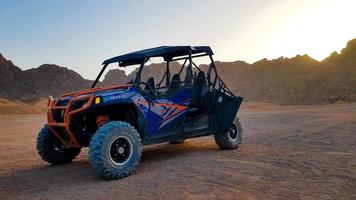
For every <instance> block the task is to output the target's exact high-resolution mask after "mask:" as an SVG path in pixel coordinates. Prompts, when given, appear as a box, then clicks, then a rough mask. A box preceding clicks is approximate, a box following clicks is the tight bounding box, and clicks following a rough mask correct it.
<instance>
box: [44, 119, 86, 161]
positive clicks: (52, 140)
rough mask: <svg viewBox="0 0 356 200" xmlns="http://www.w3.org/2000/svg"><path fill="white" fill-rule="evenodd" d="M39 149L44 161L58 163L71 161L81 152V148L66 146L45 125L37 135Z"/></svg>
mask: <svg viewBox="0 0 356 200" xmlns="http://www.w3.org/2000/svg"><path fill="white" fill-rule="evenodd" d="M37 151H38V154H40V156H41V157H42V159H43V160H44V161H47V162H49V163H51V164H54V165H58V164H66V163H69V162H71V161H72V160H73V159H74V158H75V157H76V156H77V155H78V154H79V153H80V148H74V147H69V148H68V147H65V146H64V145H63V144H62V143H61V142H60V141H59V140H58V139H57V138H56V137H55V136H54V135H53V133H52V132H51V130H50V129H49V128H48V125H45V126H44V127H43V128H42V129H41V131H40V133H39V134H38V137H37Z"/></svg>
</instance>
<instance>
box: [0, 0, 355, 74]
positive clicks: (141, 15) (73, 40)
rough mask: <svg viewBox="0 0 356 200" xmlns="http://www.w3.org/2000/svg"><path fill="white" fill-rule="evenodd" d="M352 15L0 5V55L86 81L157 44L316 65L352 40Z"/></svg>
mask: <svg viewBox="0 0 356 200" xmlns="http://www.w3.org/2000/svg"><path fill="white" fill-rule="evenodd" d="M99 2H100V3H99ZM355 9H356V1H355V0H348V1H347V0H338V1H337V0H333V1H331V0H330V1H328V0H299V1H297V0H295V1H291V0H287V1H279V0H265V1H262V0H254V1H248V0H245V1H242V0H230V1H229V0H219V1H213V0H211V1H208V0H194V1H189V0H179V1H172V0H171V1H167V0H150V1H149V0H145V1H94V0H93V1H70V0H66V1H65V0H62V1H55V0H48V1H42V0H33V1H26V0H22V1H20V0H14V1H5V0H0V53H2V54H3V55H4V56H5V57H6V58H8V59H11V60H13V61H14V63H15V64H16V65H17V66H19V67H21V68H22V69H28V68H33V67H37V66H39V65H40V64H43V63H54V64H58V65H61V66H66V67H68V68H70V69H73V70H75V71H77V72H79V73H80V74H81V75H83V76H84V77H85V78H90V79H93V78H95V76H96V74H97V73H98V71H99V67H100V64H101V62H102V61H103V60H105V59H106V58H109V57H112V56H115V55H119V54H123V53H127V52H130V51H134V50H140V49H144V48H150V47H155V46H161V45H209V46H211V47H212V48H213V50H214V52H215V59H216V60H221V61H235V60H244V61H247V62H249V63H252V62H255V61H257V60H260V59H262V58H265V57H267V58H269V59H273V58H278V57H280V56H286V57H292V56H295V55H296V54H305V53H306V54H308V55H310V56H311V57H313V58H315V59H317V60H322V59H323V58H325V57H326V56H328V55H329V54H330V53H331V52H332V51H334V50H336V51H339V50H340V49H341V48H343V47H344V46H345V45H346V42H347V41H348V40H350V39H352V38H355V37H356V11H355Z"/></svg>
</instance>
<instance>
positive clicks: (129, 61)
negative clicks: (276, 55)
mask: <svg viewBox="0 0 356 200" xmlns="http://www.w3.org/2000/svg"><path fill="white" fill-rule="evenodd" d="M213 55H214V53H213V51H212V50H211V48H210V47H209V46H161V47H156V48H150V49H145V50H141V51H136V52H132V53H128V54H124V55H120V56H116V57H113V58H110V59H107V60H105V61H104V62H103V63H102V65H103V67H102V69H101V71H100V72H99V74H98V76H97V78H96V79H95V81H94V83H93V84H92V86H91V88H94V87H95V86H96V85H97V83H98V81H99V79H100V77H101V76H102V74H103V73H104V71H105V70H106V68H107V66H108V65H109V64H112V63H118V64H119V66H120V67H127V66H131V65H137V64H139V65H140V66H139V69H138V72H137V74H136V77H135V80H134V82H133V84H134V85H136V86H137V84H139V83H140V82H141V73H142V71H143V68H144V67H145V63H146V62H147V61H148V60H149V59H150V58H154V57H161V58H163V59H164V61H165V62H166V63H167V64H166V72H165V74H164V76H163V77H162V79H161V81H160V82H159V83H158V84H157V85H156V87H158V88H160V87H161V84H162V82H163V81H164V79H165V80H166V85H167V86H168V85H169V81H170V70H169V64H170V62H172V61H181V60H184V61H183V64H182V66H181V68H180V70H179V75H180V74H181V73H182V71H183V69H184V68H185V67H186V79H188V80H187V81H191V80H193V70H192V68H193V66H194V67H195V68H196V69H197V70H199V71H202V70H201V69H200V68H199V66H198V65H196V64H195V63H194V62H193V58H197V57H203V56H208V57H209V58H210V62H211V63H210V65H209V68H208V70H207V73H206V77H207V80H208V88H209V90H212V89H217V90H219V91H222V92H223V93H225V94H228V95H229V96H232V97H235V95H234V94H233V93H232V91H231V90H230V89H229V88H228V87H227V86H226V84H225V83H224V82H223V81H222V79H221V78H220V76H219V75H218V72H217V70H216V66H215V63H214V60H213ZM186 64H187V65H186ZM212 73H214V74H215V76H214V77H213V78H212V76H211V75H212Z"/></svg>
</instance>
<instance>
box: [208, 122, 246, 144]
mask: <svg viewBox="0 0 356 200" xmlns="http://www.w3.org/2000/svg"><path fill="white" fill-rule="evenodd" d="M235 124H236V126H237V129H238V131H239V137H240V138H239V140H238V141H236V142H232V141H231V140H230V138H229V136H228V133H226V132H225V133H217V134H215V135H214V139H215V142H216V144H217V145H218V146H219V147H220V149H222V150H233V149H238V148H239V146H240V144H241V143H242V132H243V130H242V126H241V124H240V122H239V121H236V123H235Z"/></svg>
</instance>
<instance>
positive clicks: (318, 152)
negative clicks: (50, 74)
mask: <svg viewBox="0 0 356 200" xmlns="http://www.w3.org/2000/svg"><path fill="white" fill-rule="evenodd" d="M239 117H240V120H241V123H242V125H243V128H244V144H242V145H241V146H240V148H239V149H238V150H232V151H222V150H219V149H218V147H217V146H216V144H215V142H214V139H213V138H212V137H205V138H198V139H193V140H188V141H186V142H185V143H184V144H181V145H170V144H166V143H165V144H159V145H152V146H147V147H145V148H144V152H143V156H142V161H141V164H140V165H139V167H138V169H137V171H136V173H135V174H133V175H131V176H130V177H127V178H124V179H122V180H114V181H105V180H102V179H101V178H100V177H99V175H98V174H97V173H96V172H95V171H94V170H93V169H92V168H91V166H90V164H89V163H88V160H87V149H84V150H83V151H82V153H81V154H80V155H79V157H78V158H76V159H75V160H74V161H73V163H71V164H68V165H61V166H51V165H48V164H47V163H45V162H44V161H42V160H41V159H40V157H39V156H38V155H37V152H36V150H35V141H36V136H37V132H38V130H39V129H40V128H41V127H42V125H43V124H44V123H45V115H44V114H36V115H0V199H2V200H5V199H325V200H326V199H356V104H339V105H325V106H273V105H268V104H266V105H250V106H247V107H244V108H243V109H242V110H241V112H240V113H239Z"/></svg>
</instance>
